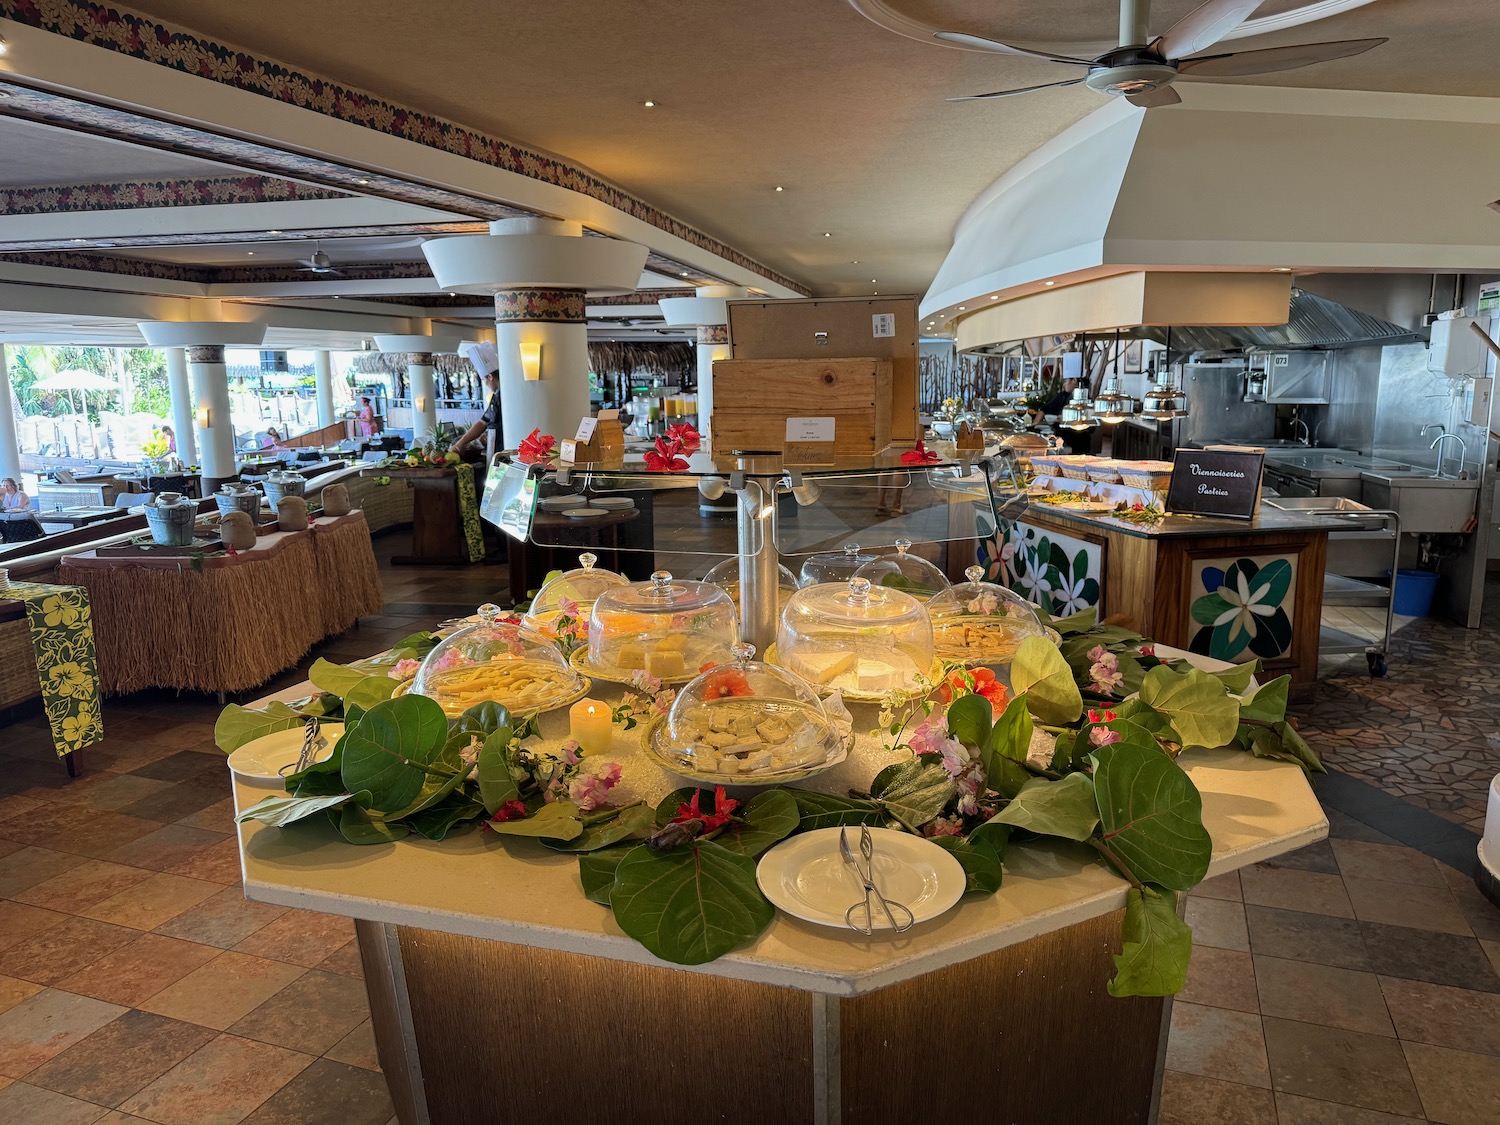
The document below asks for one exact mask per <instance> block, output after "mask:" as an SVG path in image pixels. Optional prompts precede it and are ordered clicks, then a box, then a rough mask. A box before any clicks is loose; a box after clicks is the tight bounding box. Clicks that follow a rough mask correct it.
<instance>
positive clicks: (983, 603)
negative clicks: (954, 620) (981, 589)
mask: <svg viewBox="0 0 1500 1125" xmlns="http://www.w3.org/2000/svg"><path fill="white" fill-rule="evenodd" d="M999 604H1000V598H999V597H998V596H997V595H995V594H980V595H979V596H978V597H976V598H970V599H969V603H968V605H966V606H965V607H964V608H965V609H967V610H968V611H969V612H970V613H982V614H984V615H985V616H988V615H989V614H991V613H994V612H995V607H996V606H998V605H999Z"/></svg>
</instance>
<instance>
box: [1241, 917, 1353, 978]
mask: <svg viewBox="0 0 1500 1125" xmlns="http://www.w3.org/2000/svg"><path fill="white" fill-rule="evenodd" d="M1245 921H1246V923H1247V924H1248V926H1249V929H1250V949H1251V951H1252V952H1254V953H1257V954H1263V955H1265V956H1267V957H1286V958H1290V959H1291V960H1294V961H1314V962H1316V963H1318V964H1320V965H1337V966H1339V967H1341V968H1345V969H1368V968H1369V967H1370V958H1369V956H1368V955H1367V954H1366V953H1365V943H1364V938H1363V934H1362V931H1361V930H1360V927H1359V923H1358V922H1356V921H1355V920H1354V919H1352V918H1330V917H1328V916H1327V915H1324V914H1304V913H1303V912H1302V911H1300V910H1277V909H1275V908H1274V907H1270V906H1247V907H1246V908H1245Z"/></svg>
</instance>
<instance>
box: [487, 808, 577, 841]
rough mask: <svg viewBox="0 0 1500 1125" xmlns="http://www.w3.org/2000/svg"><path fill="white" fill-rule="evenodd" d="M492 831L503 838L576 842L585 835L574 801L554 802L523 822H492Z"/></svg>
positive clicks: (525, 818) (522, 820)
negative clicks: (518, 837) (531, 838)
mask: <svg viewBox="0 0 1500 1125" xmlns="http://www.w3.org/2000/svg"><path fill="white" fill-rule="evenodd" d="M490 829H491V830H492V831H495V832H498V833H500V835H502V836H546V837H547V838H548V839H552V840H576V839H578V837H579V836H582V835H583V821H581V820H579V819H578V807H577V806H576V805H574V804H573V802H572V801H553V802H552V803H551V804H550V805H543V806H542V807H541V808H539V809H537V810H536V812H534V813H532V814H531V815H530V816H528V817H524V818H523V819H521V820H506V821H491V822H490Z"/></svg>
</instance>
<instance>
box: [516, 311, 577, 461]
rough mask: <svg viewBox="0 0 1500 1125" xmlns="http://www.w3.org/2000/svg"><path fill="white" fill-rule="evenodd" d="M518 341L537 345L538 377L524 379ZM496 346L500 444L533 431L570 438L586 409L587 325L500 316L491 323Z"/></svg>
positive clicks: (559, 437)
mask: <svg viewBox="0 0 1500 1125" xmlns="http://www.w3.org/2000/svg"><path fill="white" fill-rule="evenodd" d="M581 296H582V295H581V294H580V298H581ZM523 344H524V345H528V346H535V345H540V346H541V356H540V364H539V368H538V372H537V373H538V374H539V375H540V378H538V379H528V378H526V372H525V370H524V369H523V367H522V363H521V348H522V345H523ZM495 348H496V350H497V351H498V352H499V354H500V414H501V419H502V429H503V431H504V440H505V448H507V449H515V448H516V447H517V446H518V445H520V444H521V439H522V438H524V437H525V436H526V435H527V434H529V433H531V431H532V430H534V429H540V430H541V431H542V433H544V434H551V435H552V436H553V437H555V438H557V439H558V440H559V441H561V440H562V439H563V438H570V437H572V436H573V435H574V433H576V432H577V430H578V421H579V419H581V418H582V417H583V416H584V415H585V414H587V413H589V332H588V326H587V325H586V324H584V323H583V322H582V321H578V322H575V323H551V322H544V321H509V320H501V321H497V322H496V324H495Z"/></svg>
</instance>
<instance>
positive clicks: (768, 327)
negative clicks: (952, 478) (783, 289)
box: [714, 297, 922, 447]
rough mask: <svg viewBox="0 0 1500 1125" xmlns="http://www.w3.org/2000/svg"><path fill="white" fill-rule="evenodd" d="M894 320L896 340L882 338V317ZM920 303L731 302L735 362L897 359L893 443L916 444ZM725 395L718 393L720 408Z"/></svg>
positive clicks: (878, 299)
mask: <svg viewBox="0 0 1500 1125" xmlns="http://www.w3.org/2000/svg"><path fill="white" fill-rule="evenodd" d="M882 315H885V316H890V317H892V318H893V327H894V330H895V335H894V336H876V335H875V322H874V318H875V317H876V316H882ZM917 335H918V334H917V299H916V298H915V297H804V298H800V299H792V300H786V299H782V300H774V301H771V300H766V301H753V300H752V301H731V302H729V344H730V353H729V354H730V358H731V359H818V360H830V359H860V360H863V359H866V358H868V357H870V356H873V357H875V358H876V359H888V360H890V361H891V441H893V442H896V443H897V444H904V445H906V446H908V447H909V446H911V445H912V444H913V443H915V442H916V440H917V438H919V437H921V436H922V431H921V429H920V427H919V426H918V423H917ZM718 401H719V395H718V390H717V388H716V389H715V391H714V408H715V409H718Z"/></svg>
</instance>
